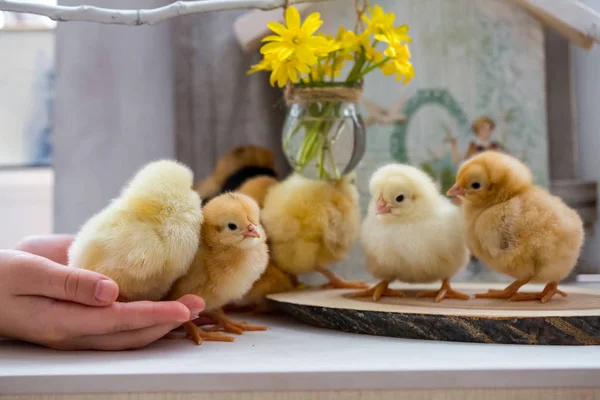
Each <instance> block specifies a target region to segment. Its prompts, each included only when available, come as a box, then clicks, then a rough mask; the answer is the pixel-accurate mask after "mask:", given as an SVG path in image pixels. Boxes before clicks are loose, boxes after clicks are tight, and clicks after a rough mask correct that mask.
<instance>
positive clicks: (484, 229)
mask: <svg viewBox="0 0 600 400" xmlns="http://www.w3.org/2000/svg"><path fill="white" fill-rule="evenodd" d="M532 180H533V177H532V174H531V171H530V170H529V168H527V166H526V165H525V164H523V163H522V162H521V161H519V160H518V159H516V158H514V157H512V156H510V155H507V154H504V153H500V152H495V151H487V152H484V153H481V154H479V155H477V156H475V157H473V158H471V159H469V160H468V161H466V162H465V163H464V164H463V165H462V166H461V167H460V169H459V171H458V174H457V177H456V184H455V185H454V186H453V187H452V188H450V190H449V191H448V195H449V196H458V197H460V198H461V199H463V213H464V218H465V223H466V228H467V244H468V246H469V248H470V249H471V251H472V252H473V254H474V255H475V256H476V257H477V258H479V259H481V260H483V262H484V263H485V264H487V265H489V266H490V267H491V268H492V269H494V270H495V271H497V272H500V273H503V274H506V275H510V276H511V277H513V278H514V279H515V282H514V283H512V284H511V285H509V286H508V287H507V288H505V289H504V290H490V291H489V292H488V293H482V294H478V295H477V296H476V297H478V298H499V299H510V300H513V301H516V300H540V301H541V302H542V303H546V302H548V301H549V300H550V299H551V298H552V297H553V296H554V295H555V294H560V295H562V296H566V293H564V292H562V291H560V290H558V282H560V281H561V280H562V279H564V278H565V277H566V276H567V275H568V274H569V272H570V271H571V270H572V269H573V267H574V266H575V264H576V263H577V259H578V257H579V253H580V252H581V247H582V245H583V241H584V231H583V222H582V221H581V218H580V217H579V215H578V214H577V212H576V211H574V210H572V209H570V208H569V207H567V205H566V204H565V203H564V202H563V201H562V200H561V199H560V198H558V197H556V196H552V195H551V194H550V193H548V192H547V191H546V190H544V189H542V188H540V187H537V186H534V185H533V184H532ZM530 281H532V282H545V283H547V285H546V287H545V288H544V290H543V291H542V292H539V293H518V290H519V288H521V286H523V285H525V284H526V283H528V282H530Z"/></svg>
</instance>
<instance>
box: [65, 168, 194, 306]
mask: <svg viewBox="0 0 600 400" xmlns="http://www.w3.org/2000/svg"><path fill="white" fill-rule="evenodd" d="M192 178H193V177H192V171H191V170H190V169H189V168H187V167H186V166H184V165H182V164H179V163H177V162H175V161H170V160H161V161H156V162H152V163H150V164H148V165H147V166H145V167H144V168H142V169H141V170H140V171H139V172H138V173H137V174H136V175H135V177H134V178H133V179H132V180H131V181H130V182H129V184H128V185H127V186H126V187H125V188H124V189H123V191H122V193H121V195H120V197H119V198H117V199H115V200H113V201H112V202H111V203H110V204H109V205H108V206H107V207H106V208H105V209H104V210H102V211H100V212H99V213H98V214H96V215H94V216H93V217H92V218H91V219H90V220H89V221H87V222H86V223H85V225H84V226H83V227H82V228H81V230H80V231H79V233H78V235H77V237H76V238H75V241H74V242H73V244H72V245H71V248H70V249H69V265H70V266H72V267H76V268H84V269H89V270H93V271H97V272H99V273H102V274H104V275H106V276H109V277H110V278H112V279H113V280H114V281H115V282H116V283H117V284H118V285H119V293H120V294H119V298H120V300H123V301H136V300H160V299H161V298H162V297H163V296H164V295H165V294H166V293H167V292H168V290H169V288H170V287H171V285H172V284H173V282H174V281H175V280H176V279H177V278H179V277H180V276H182V275H183V274H185V273H186V271H187V270H188V267H189V266H190V263H191V261H192V259H193V258H194V254H196V249H197V248H198V243H199V238H200V225H201V223H202V212H201V208H200V198H199V197H198V194H197V193H196V192H194V191H193V190H192V182H193V179H192Z"/></svg>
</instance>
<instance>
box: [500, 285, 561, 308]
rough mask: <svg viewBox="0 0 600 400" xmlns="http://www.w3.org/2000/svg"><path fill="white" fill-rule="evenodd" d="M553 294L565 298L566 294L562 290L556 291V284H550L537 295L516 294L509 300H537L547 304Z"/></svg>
mask: <svg viewBox="0 0 600 400" xmlns="http://www.w3.org/2000/svg"><path fill="white" fill-rule="evenodd" d="M555 294H559V295H561V296H562V297H567V294H566V293H565V292H563V291H562V290H558V282H550V283H549V284H547V285H546V287H545V288H544V290H543V291H541V292H537V293H516V294H515V295H514V296H512V297H511V298H510V299H509V300H510V301H533V300H539V301H541V302H542V303H547V302H549V301H550V299H552V297H554V295H555Z"/></svg>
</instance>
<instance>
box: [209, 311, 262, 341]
mask: <svg viewBox="0 0 600 400" xmlns="http://www.w3.org/2000/svg"><path fill="white" fill-rule="evenodd" d="M212 317H213V318H214V319H215V320H216V321H217V325H215V326H214V327H213V328H211V329H209V331H210V332H214V331H219V330H223V331H225V332H228V333H234V334H236V335H243V334H244V332H250V331H266V330H267V329H269V328H268V327H266V326H264V325H253V324H248V323H246V322H236V321H234V320H232V319H231V318H229V317H228V316H226V315H225V314H224V313H222V312H219V313H215V314H213V315H212Z"/></svg>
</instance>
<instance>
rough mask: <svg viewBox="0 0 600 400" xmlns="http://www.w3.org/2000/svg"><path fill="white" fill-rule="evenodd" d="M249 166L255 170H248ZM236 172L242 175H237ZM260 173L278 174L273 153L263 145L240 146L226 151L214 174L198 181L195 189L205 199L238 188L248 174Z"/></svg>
mask: <svg viewBox="0 0 600 400" xmlns="http://www.w3.org/2000/svg"><path fill="white" fill-rule="evenodd" d="M248 168H252V169H254V170H253V171H247V169H248ZM245 170H246V171H245ZM245 172H246V173H245ZM236 174H238V175H240V176H237V177H236V176H235V175H236ZM259 174H267V175H271V176H276V175H277V170H276V167H275V160H274V157H273V153H272V152H271V151H270V150H269V149H266V148H263V147H258V146H253V145H244V146H238V147H236V148H234V149H233V150H231V151H229V152H227V153H225V155H223V156H222V157H221V158H220V159H219V160H218V161H217V164H216V165H215V168H214V170H213V172H212V175H211V176H209V177H208V178H206V179H204V180H202V181H200V182H197V183H196V184H195V185H194V189H195V190H196V191H197V192H198V193H199V194H200V196H201V197H202V198H203V199H207V198H209V197H213V196H216V195H217V194H219V193H221V192H225V191H227V190H229V191H233V190H236V189H237V188H238V186H239V185H240V184H241V183H243V182H240V181H243V180H244V179H245V178H246V176H247V175H251V176H256V175H259ZM242 175H243V176H242ZM228 180H229V182H228ZM224 186H229V187H224Z"/></svg>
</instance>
